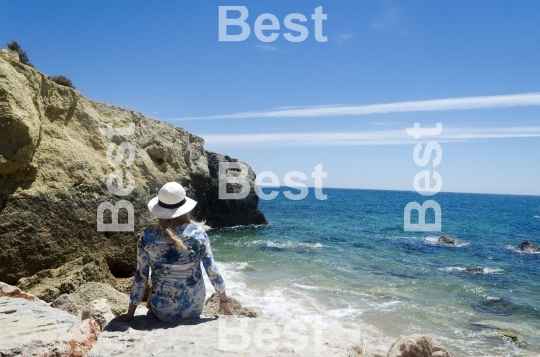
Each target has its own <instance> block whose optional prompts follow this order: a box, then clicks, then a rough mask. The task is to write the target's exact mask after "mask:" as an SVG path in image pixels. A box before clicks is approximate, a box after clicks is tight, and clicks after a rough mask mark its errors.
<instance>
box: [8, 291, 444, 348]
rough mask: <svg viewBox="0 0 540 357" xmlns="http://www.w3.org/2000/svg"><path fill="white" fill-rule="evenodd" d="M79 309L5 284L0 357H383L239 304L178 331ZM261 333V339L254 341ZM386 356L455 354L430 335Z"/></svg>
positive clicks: (332, 332)
mask: <svg viewBox="0 0 540 357" xmlns="http://www.w3.org/2000/svg"><path fill="white" fill-rule="evenodd" d="M87 284H92V283H87ZM87 284H83V286H85V285H87ZM102 284H106V283H102ZM111 288H112V287H111ZM119 293H120V292H119ZM120 294H122V293H120ZM126 298H127V296H126ZM209 300H212V298H210V299H209ZM81 306H82V305H80V303H79V302H77V301H76V299H74V298H73V296H71V295H68V294H63V295H60V296H59V297H58V298H57V299H55V300H54V301H53V302H52V303H50V304H49V303H47V302H45V301H43V300H41V299H39V298H38V297H36V296H34V295H32V294H29V293H26V292H23V291H21V290H20V289H19V288H17V287H14V286H11V285H8V284H5V283H0V356H2V357H15V356H21V357H22V356H25V357H26V356H33V357H38V356H39V357H52V356H55V357H68V356H71V357H72V356H76V357H84V356H95V357H101V356H126V357H127V356H150V355H152V356H177V355H178V354H180V353H181V354H188V355H198V356H208V357H210V356H215V355H217V354H219V355H223V356H254V355H260V356H266V355H272V356H290V355H291V354H293V355H295V356H306V357H307V356H329V355H332V356H344V357H345V356H346V357H352V356H355V357H361V356H364V357H368V356H370V357H380V356H382V355H372V354H366V353H363V349H362V344H363V342H362V336H361V333H360V332H359V331H357V330H354V329H347V328H338V327H331V328H322V327H321V328H320V330H317V329H316V327H313V326H310V327H309V328H313V333H311V331H305V330H301V329H300V330H296V331H293V332H291V331H292V330H290V328H291V326H287V325H283V324H279V323H275V322H273V321H271V320H268V319H265V318H264V317H256V316H257V315H256V313H255V312H253V311H252V310H250V309H249V308H247V307H243V306H241V305H240V304H239V303H238V302H237V301H234V303H233V309H234V311H235V313H238V312H240V313H241V314H244V315H240V314H238V315H236V316H235V317H234V318H232V319H231V318H230V317H224V316H220V315H218V314H217V311H214V310H216V309H217V306H218V305H217V304H213V303H212V302H211V301H210V302H207V304H206V305H205V309H204V311H203V315H202V316H201V318H199V319H185V320H183V321H181V322H179V323H177V324H169V323H165V322H162V321H160V320H159V319H157V318H156V317H155V316H154V315H153V314H152V313H151V312H150V311H149V310H148V309H147V308H146V307H144V306H139V307H138V308H137V311H136V313H135V317H134V319H133V320H132V321H130V322H111V320H112V319H113V318H114V314H113V312H112V310H111V307H110V306H109V304H108V301H107V299H104V298H97V299H94V300H92V301H90V302H89V303H88V304H87V305H86V306H85V307H84V308H83V310H81V309H80V307H81ZM126 306H127V305H126ZM248 316H251V317H248ZM261 327H263V329H262V330H261V331H263V333H261V334H259V335H257V330H259V329H260V328H261ZM293 328H294V327H293ZM264 329H266V331H265V330H264ZM268 330H270V332H271V334H270V335H269V334H268ZM308 330H309V329H308ZM254 331H255V332H254ZM275 332H277V335H276V334H275ZM298 332H303V333H304V334H298ZM295 333H296V334H295ZM261 336H263V337H261ZM239 337H240V338H239ZM295 342H300V344H298V343H296V344H295ZM385 356H387V357H415V356H418V357H424V356H425V357H449V356H450V354H449V353H448V351H447V350H446V348H444V347H443V346H442V345H440V344H439V343H438V342H437V341H435V340H434V339H433V338H432V337H431V336H429V335H411V336H400V337H399V338H398V340H397V341H396V342H395V343H394V344H393V345H392V346H391V347H390V350H389V351H388V353H387V354H386V355H385Z"/></svg>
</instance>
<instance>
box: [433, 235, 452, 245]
mask: <svg viewBox="0 0 540 357" xmlns="http://www.w3.org/2000/svg"><path fill="white" fill-rule="evenodd" d="M437 243H439V244H449V245H454V244H456V240H455V239H454V238H452V237H450V236H449V235H446V234H443V235H442V236H440V237H439V239H438V240H437Z"/></svg>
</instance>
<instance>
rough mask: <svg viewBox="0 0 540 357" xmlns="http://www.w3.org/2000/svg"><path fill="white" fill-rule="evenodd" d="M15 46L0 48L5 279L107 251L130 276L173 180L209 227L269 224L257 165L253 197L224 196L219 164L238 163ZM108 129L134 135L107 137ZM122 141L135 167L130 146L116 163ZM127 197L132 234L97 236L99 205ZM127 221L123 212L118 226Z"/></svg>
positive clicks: (0, 257)
mask: <svg viewBox="0 0 540 357" xmlns="http://www.w3.org/2000/svg"><path fill="white" fill-rule="evenodd" d="M8 52H9V51H2V52H0V118H1V123H0V131H1V136H2V140H0V236H1V237H2V239H1V240H0V261H1V262H2V264H1V265H0V281H4V282H6V283H10V284H15V283H16V282H17V281H18V280H19V279H20V278H22V277H28V276H31V275H33V274H35V273H37V272H39V271H41V270H44V269H50V268H56V267H59V266H61V265H62V264H65V263H66V262H69V261H71V260H74V259H77V258H79V257H80V256H81V255H83V254H85V253H96V254H97V255H98V256H102V257H104V259H105V260H106V262H107V264H108V265H109V268H110V269H111V271H112V272H113V273H115V274H116V275H121V274H128V273H130V272H132V271H133V270H135V268H136V249H137V246H136V243H137V239H138V236H139V233H140V231H141V230H142V229H143V228H144V227H147V226H149V225H151V224H154V223H155V219H154V218H153V217H152V216H151V215H150V213H149V212H148V209H147V207H146V205H147V203H148V201H149V200H150V199H151V198H152V197H154V196H155V195H156V194H157V191H158V189H159V188H160V187H161V186H162V185H163V184H164V183H166V182H168V181H177V182H180V183H181V184H182V185H183V186H184V187H185V189H186V192H187V194H188V196H189V197H191V198H193V199H195V200H196V201H197V202H198V204H197V206H196V207H195V209H194V211H193V214H194V215H195V218H197V219H199V220H201V219H206V220H207V223H208V224H209V225H211V226H215V227H222V226H234V225H239V224H265V223H267V222H266V219H265V218H264V215H263V214H262V212H261V211H260V210H259V209H258V197H257V195H256V194H255V186H254V183H253V179H254V174H253V172H252V171H251V170H248V171H249V172H248V173H249V174H248V181H249V184H250V192H249V195H248V197H246V198H245V199H242V200H220V201H217V202H216V198H217V197H218V196H217V193H218V185H217V182H218V177H217V173H218V170H216V168H217V166H216V165H217V163H218V161H219V160H229V159H230V160H231V161H233V159H231V158H228V157H225V156H221V155H219V154H215V153H211V152H207V151H206V150H205V149H204V140H203V139H202V138H200V137H198V136H195V135H192V134H190V133H188V132H187V131H185V130H184V129H182V128H178V127H175V126H173V125H170V124H167V123H163V122H159V121H157V120H153V119H151V118H148V117H146V116H144V115H142V114H141V113H138V112H134V111H131V110H126V109H122V108H119V107H115V106H112V105H107V104H103V103H99V102H95V101H91V100H88V99H86V98H85V97H83V96H82V95H81V93H79V92H78V91H76V90H74V89H72V88H68V87H65V86H61V85H58V84H56V83H55V82H53V81H52V79H51V77H49V76H47V75H45V74H42V73H40V72H38V71H36V70H35V69H34V68H32V67H29V66H25V65H23V64H21V63H20V62H19V61H18V60H17V59H16V58H15V56H12V54H11V53H8ZM107 125H110V126H111V127H112V128H115V129H119V128H131V129H133V131H132V133H129V134H125V133H124V134H119V135H111V136H110V137H107V136H106V135H105V134H104V132H102V131H100V129H104V128H107ZM122 143H125V144H124V146H128V147H132V148H133V150H134V153H135V155H134V159H133V162H132V163H130V162H128V157H129V155H128V152H129V151H128V152H126V153H125V155H124V156H122V155H118V157H119V158H123V160H120V161H121V162H120V163H119V164H118V165H117V164H116V163H115V162H114V161H112V160H113V159H114V158H115V157H117V155H116V154H120V151H118V150H117V148H118V147H119V146H118V145H120V144H122ZM130 145H131V146H130ZM108 150H109V160H108V159H107V152H108ZM111 154H112V156H111ZM209 161H210V162H209ZM109 162H112V163H113V164H114V165H115V166H113V165H112V164H111V163H109ZM114 172H118V176H116V177H123V178H124V180H123V181H124V185H125V186H126V187H128V186H129V185H128V184H129V181H130V180H129V179H128V178H129V176H127V174H128V173H129V174H131V175H132V176H133V189H132V190H131V188H129V189H127V190H126V191H125V192H119V191H118V190H115V188H118V183H119V182H118V180H117V178H115V176H114V175H113V176H111V174H113V173H114ZM108 180H109V182H108ZM233 186H234V185H233ZM119 200H126V201H128V202H130V203H131V204H132V205H133V211H134V221H133V222H134V227H133V231H127V232H99V231H98V230H97V229H96V228H97V212H98V207H99V206H100V204H102V203H105V202H110V203H111V204H113V205H114V204H116V203H117V202H119ZM107 219H110V211H106V213H105V219H104V222H105V223H106V222H107ZM127 221H128V213H127V210H125V209H123V210H120V212H119V222H122V223H125V222H127ZM58 295H59V294H58ZM58 295H56V296H58Z"/></svg>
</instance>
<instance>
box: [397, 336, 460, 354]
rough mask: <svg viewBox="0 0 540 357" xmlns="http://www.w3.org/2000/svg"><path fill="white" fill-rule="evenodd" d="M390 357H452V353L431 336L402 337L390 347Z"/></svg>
mask: <svg viewBox="0 0 540 357" xmlns="http://www.w3.org/2000/svg"><path fill="white" fill-rule="evenodd" d="M388 357H450V353H449V352H448V350H447V349H446V348H445V347H444V346H442V345H441V344H439V343H438V342H437V341H435V340H434V339H433V337H431V336H430V335H410V336H403V335H402V336H399V338H398V339H397V341H396V342H394V344H393V345H392V347H390V351H389V352H388Z"/></svg>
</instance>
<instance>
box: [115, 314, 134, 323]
mask: <svg viewBox="0 0 540 357" xmlns="http://www.w3.org/2000/svg"><path fill="white" fill-rule="evenodd" d="M131 320H133V316H130V315H129V314H122V315H120V316H116V317H115V318H114V319H112V320H111V321H110V322H129V321H131Z"/></svg>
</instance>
